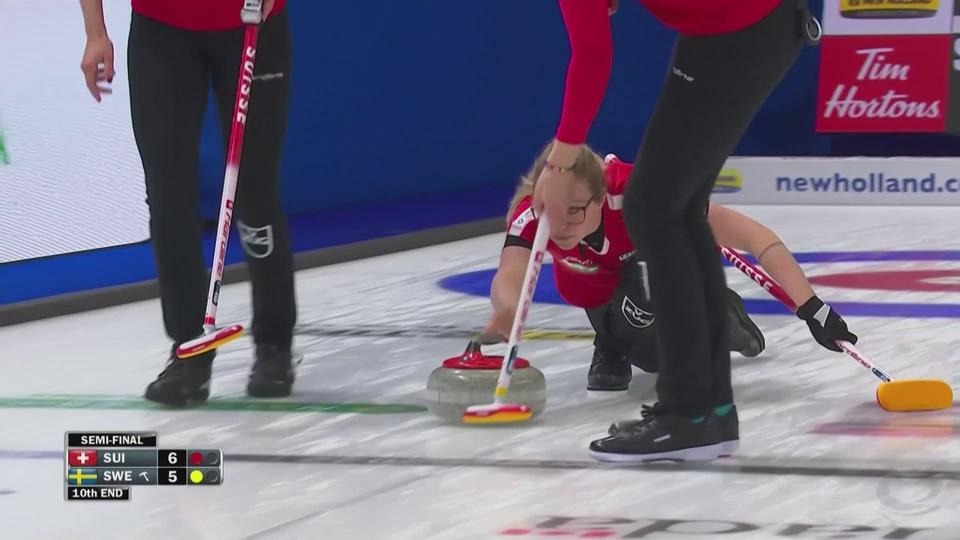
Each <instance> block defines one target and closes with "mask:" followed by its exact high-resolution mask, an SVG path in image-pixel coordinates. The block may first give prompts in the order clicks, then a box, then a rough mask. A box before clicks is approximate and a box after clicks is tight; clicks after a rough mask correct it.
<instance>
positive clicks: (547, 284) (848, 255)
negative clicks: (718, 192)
mask: <svg viewBox="0 0 960 540" xmlns="http://www.w3.org/2000/svg"><path fill="white" fill-rule="evenodd" d="M795 256H796V258H797V261H798V262H800V263H801V264H803V263H841V262H892V261H914V262H916V261H960V251H953V250H951V251H840V252H810V253H796V254H795ZM495 271H496V270H495V269H488V270H478V271H476V272H466V273H462V274H454V275H452V276H447V277H445V278H443V279H441V280H440V282H439V285H440V287H442V288H444V289H447V290H450V291H454V292H459V293H464V294H469V295H474V296H487V295H488V294H489V293H490V282H491V281H492V280H493V275H494V273H495ZM552 275H553V268H552V267H551V265H549V264H545V265H543V270H542V273H541V276H544V277H549V276H552ZM758 293H759V291H758ZM534 301H535V302H541V303H545V304H564V301H563V300H562V299H561V298H560V294H559V293H558V292H557V288H556V286H555V284H554V281H553V279H552V278H548V279H540V280H539V281H538V282H537V290H536V292H535V293H534ZM744 304H745V305H746V307H747V311H748V312H750V313H752V314H755V315H791V313H790V312H789V311H788V310H787V309H786V308H785V307H783V305H782V304H781V303H780V302H779V301H777V300H774V299H769V300H768V299H763V300H754V299H749V298H744ZM830 304H831V305H832V306H834V307H835V308H836V309H837V311H839V312H840V313H842V314H843V315H844V316H851V317H853V316H860V317H896V318H960V304H923V303H887V302H830Z"/></svg>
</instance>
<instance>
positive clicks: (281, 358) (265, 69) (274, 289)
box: [209, 10, 296, 397]
mask: <svg viewBox="0 0 960 540" xmlns="http://www.w3.org/2000/svg"><path fill="white" fill-rule="evenodd" d="M211 38H212V39H211V40H210V42H209V49H210V54H211V57H212V58H213V85H214V91H215V93H216V96H217V104H218V106H219V109H220V117H221V120H222V126H223V131H224V140H228V138H229V134H230V126H231V124H232V122H231V120H232V115H233V108H234V99H235V95H236V85H237V77H238V74H239V72H238V70H239V67H240V66H239V58H240V52H241V48H242V43H243V30H242V29H239V30H236V31H234V32H226V33H223V34H221V35H216V36H211ZM254 69H255V71H254V80H253V87H252V89H251V96H250V106H249V107H250V109H249V111H248V114H247V121H246V136H245V140H244V147H243V154H242V156H241V160H240V175H239V178H238V180H237V198H236V216H237V220H236V224H237V227H236V228H237V232H238V233H239V236H240V240H241V244H242V246H243V250H244V253H245V255H246V259H247V265H248V268H249V269H250V275H251V285H252V289H253V324H252V333H253V340H254V343H255V344H256V362H255V363H254V366H253V370H252V373H251V375H250V381H249V383H248V384H247V393H249V394H250V395H252V396H256V397H282V396H287V395H289V394H290V391H291V388H292V386H293V381H294V371H293V366H292V354H291V345H292V341H293V327H294V324H295V322H296V300H295V295H294V280H293V255H292V252H291V248H290V238H289V234H288V231H287V217H286V215H285V213H284V211H283V208H282V205H281V201H280V162H281V157H282V152H283V143H284V136H285V133H286V126H287V112H288V106H289V102H290V80H291V79H290V77H291V43H290V25H289V20H288V17H287V11H286V10H283V11H281V12H279V13H275V14H273V15H272V16H271V17H270V18H269V19H268V20H267V22H266V23H264V25H263V27H262V29H261V33H260V40H259V44H258V47H257V54H256V62H255V68H254Z"/></svg>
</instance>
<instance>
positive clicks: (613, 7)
mask: <svg viewBox="0 0 960 540" xmlns="http://www.w3.org/2000/svg"><path fill="white" fill-rule="evenodd" d="M619 7H620V0H607V14H609V15H610V16H613V14H614V13H616V12H617V9H618V8H619Z"/></svg>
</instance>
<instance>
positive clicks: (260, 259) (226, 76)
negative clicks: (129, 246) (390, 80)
mask: <svg viewBox="0 0 960 540" xmlns="http://www.w3.org/2000/svg"><path fill="white" fill-rule="evenodd" d="M243 33H244V30H243V29H242V28H238V29H236V30H230V31H224V32H195V31H188V30H182V29H179V28H175V27H172V26H169V25H166V24H163V23H160V22H158V21H154V20H152V19H148V18H146V17H143V16H140V15H138V14H136V13H134V14H133V20H132V22H131V26H130V36H129V44H128V57H127V70H128V73H129V79H130V108H131V116H132V119H133V131H134V136H135V138H136V141H137V147H138V149H139V151H140V157H141V159H142V161H143V169H144V174H145V178H146V191H147V202H148V204H149V206H150V235H151V240H152V243H153V249H154V255H155V258H156V264H157V271H158V276H159V282H160V298H161V303H162V306H163V321H164V325H165V327H166V331H167V334H168V335H169V336H170V338H171V339H173V340H174V342H175V343H180V342H183V341H186V340H188V339H191V338H194V337H196V336H197V335H199V334H200V332H201V330H202V325H203V317H204V310H205V306H206V298H207V288H208V285H209V281H208V280H209V277H208V274H207V270H206V267H207V265H209V264H210V262H211V261H209V260H204V257H203V254H202V250H201V241H200V238H201V237H200V235H201V225H202V224H201V221H200V218H199V215H198V212H197V207H198V196H199V187H200V186H199V152H200V132H201V123H202V118H203V113H204V108H205V106H206V103H207V96H208V95H209V92H210V88H211V85H212V87H213V90H214V93H215V95H216V100H217V107H218V110H219V113H220V118H221V125H222V129H223V137H224V143H225V144H224V147H226V141H227V139H228V137H229V133H230V119H231V117H232V115H233V105H234V99H235V95H236V88H237V77H238V74H239V69H240V58H241V52H242V48H243ZM290 67H291V45H290V27H289V21H288V19H287V13H286V10H283V11H282V12H280V13H277V14H274V15H273V16H272V17H270V19H268V20H267V22H266V23H264V25H263V27H262V29H261V33H260V40H259V43H258V47H257V55H256V66H255V72H254V73H255V75H254V83H253V88H252V91H251V92H252V93H251V101H250V109H249V114H248V119H247V123H246V135H245V137H244V147H243V154H242V157H241V160H240V174H239V179H238V184H237V195H236V199H235V210H234V211H235V213H234V216H235V218H234V223H235V224H236V228H235V232H234V231H232V232H231V234H239V235H240V238H241V240H242V244H243V249H244V252H245V254H246V259H247V263H248V267H249V269H250V273H251V279H252V285H253V325H252V333H253V337H254V341H255V342H256V343H257V344H274V345H280V346H286V347H289V346H290V344H291V341H292V335H293V326H294V323H295V322H296V305H295V298H294V285H293V257H292V254H291V250H290V242H289V239H288V233H287V223H286V217H285V215H284V212H283V209H282V207H281V204H280V189H279V188H280V186H279V183H280V158H281V151H282V148H283V140H284V134H285V131H286V124H287V109H288V104H289V99H290Z"/></svg>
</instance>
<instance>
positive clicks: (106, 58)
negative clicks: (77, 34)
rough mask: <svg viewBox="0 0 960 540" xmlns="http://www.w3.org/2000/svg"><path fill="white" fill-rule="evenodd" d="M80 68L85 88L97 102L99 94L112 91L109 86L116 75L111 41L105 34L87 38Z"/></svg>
mask: <svg viewBox="0 0 960 540" xmlns="http://www.w3.org/2000/svg"><path fill="white" fill-rule="evenodd" d="M80 70H81V71H83V77H84V79H86V82H87V90H88V91H89V92H90V95H91V96H93V99H95V100H97V103H99V102H100V100H101V99H102V97H101V96H103V95H108V94H111V93H113V90H112V89H111V88H110V86H109V85H110V84H111V83H113V76H114V75H116V72H115V71H114V69H113V42H111V41H110V38H109V37H107V35H106V34H104V35H102V36H92V37H88V38H87V46H86V48H85V49H84V51H83V60H81V61H80Z"/></svg>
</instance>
